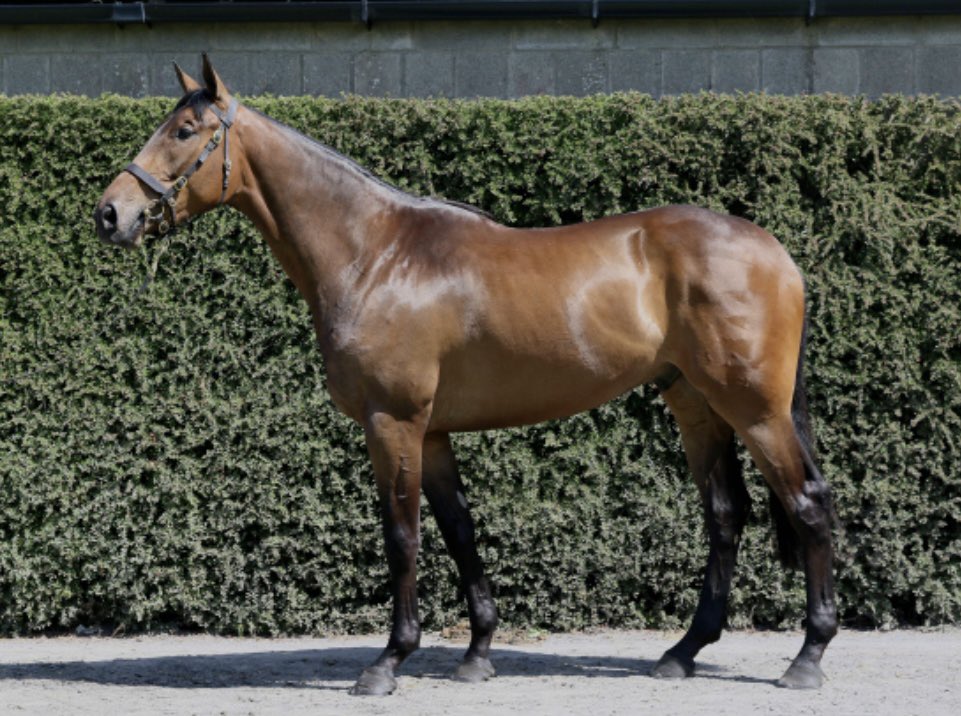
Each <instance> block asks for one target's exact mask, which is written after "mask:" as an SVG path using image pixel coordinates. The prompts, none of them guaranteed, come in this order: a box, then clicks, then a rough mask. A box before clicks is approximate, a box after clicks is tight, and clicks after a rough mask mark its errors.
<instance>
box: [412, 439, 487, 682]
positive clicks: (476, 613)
mask: <svg viewBox="0 0 961 716" xmlns="http://www.w3.org/2000/svg"><path fill="white" fill-rule="evenodd" d="M423 484H424V494H425V495H426V496H427V500H428V502H429V503H430V506H431V510H432V511H433V513H434V517H435V518H436V519H437V524H438V526H439V527H440V531H441V535H443V537H444V542H445V544H446V545H447V549H448V551H449V552H450V555H451V557H452V558H453V560H454V563H455V564H456V565H457V571H458V574H459V576H460V581H461V586H462V588H463V590H464V593H465V595H466V597H467V612H468V616H469V618H470V626H471V641H470V646H469V647H468V649H467V653H466V654H465V656H464V661H463V663H462V664H461V666H460V667H459V668H458V671H457V677H458V678H461V679H464V680H468V681H480V680H483V679H486V678H488V677H490V676H493V674H494V669H493V667H492V666H491V664H490V661H489V660H488V653H489V651H490V643H491V638H492V636H493V634H494V629H495V628H496V627H497V609H496V607H495V606H494V600H493V599H492V598H491V594H490V588H489V586H488V584H487V579H486V578H485V577H484V568H483V565H482V563H481V560H480V555H478V554H477V544H476V541H475V538H474V521H473V519H471V515H470V510H469V508H468V505H467V497H466V495H465V492H464V486H463V483H462V482H461V480H460V476H459V475H458V472H457V464H456V461H455V459H454V454H453V451H452V450H451V447H450V441H449V439H448V437H447V436H446V435H436V436H429V437H428V439H427V440H426V441H425V445H424V481H423Z"/></svg>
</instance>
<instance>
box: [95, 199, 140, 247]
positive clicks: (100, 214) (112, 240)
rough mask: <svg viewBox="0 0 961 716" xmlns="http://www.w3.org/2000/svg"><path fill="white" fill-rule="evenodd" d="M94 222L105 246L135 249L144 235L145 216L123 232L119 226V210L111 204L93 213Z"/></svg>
mask: <svg viewBox="0 0 961 716" xmlns="http://www.w3.org/2000/svg"><path fill="white" fill-rule="evenodd" d="M93 221H94V224H95V225H96V227H97V236H99V237H100V240H101V241H102V242H103V243H105V244H112V245H114V246H123V247H125V248H133V247H134V246H136V245H137V244H138V243H139V240H140V237H141V236H142V235H143V227H144V217H143V214H140V216H138V217H137V219H136V220H135V221H134V222H132V224H131V226H129V227H127V229H126V230H123V231H122V230H120V228H119V227H118V226H117V224H118V221H119V219H118V213H117V209H116V207H115V206H114V205H113V204H111V203H109V202H107V203H105V204H103V205H102V206H98V207H97V208H96V210H95V211H94V212H93Z"/></svg>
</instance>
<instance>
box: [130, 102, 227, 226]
mask: <svg viewBox="0 0 961 716" xmlns="http://www.w3.org/2000/svg"><path fill="white" fill-rule="evenodd" d="M238 107H239V104H238V103H237V100H235V99H231V100H230V105H229V106H228V107H227V111H226V112H221V111H220V110H219V109H217V107H216V105H213V104H211V105H210V111H211V112H213V113H214V114H215V115H217V118H218V119H219V120H220V126H219V127H218V128H217V131H215V132H214V134H213V136H212V137H211V138H210V141H208V142H207V145H206V146H205V147H204V148H203V151H201V152H200V156H199V157H197V160H196V161H195V162H194V163H193V165H192V166H191V167H190V168H189V169H188V170H187V171H185V172H184V173H183V174H181V175H180V176H179V177H177V179H175V180H174V183H173V184H172V185H171V186H170V187H166V186H164V185H163V182H161V181H160V180H159V179H157V177H155V176H154V175H153V174H151V173H150V172H148V171H147V170H146V169H144V168H143V167H141V166H140V165H139V164H137V163H135V162H131V163H130V164H128V165H127V166H126V167H125V168H124V171H127V172H130V173H131V174H133V175H134V176H135V177H137V179H139V180H140V181H142V182H143V183H144V184H146V185H147V186H149V187H150V188H151V189H153V190H154V191H155V192H157V193H158V194H160V196H159V197H158V198H157V199H154V200H153V201H152V202H150V203H149V204H148V205H147V208H146V209H144V220H145V221H146V222H149V223H152V224H155V225H156V226H157V233H158V234H159V235H160V236H164V235H165V234H167V233H168V232H169V231H171V230H172V229H175V228H176V227H177V210H176V206H177V195H178V194H180V192H181V191H183V189H184V187H185V186H187V182H188V181H189V180H190V177H192V176H193V175H194V173H195V172H196V171H197V170H198V169H200V167H202V166H203V165H204V162H206V161H207V159H208V158H209V157H210V155H211V154H213V152H214V150H215V149H216V148H217V147H218V145H219V144H220V143H221V141H223V143H224V183H223V190H222V191H221V192H220V200H219V201H218V202H217V204H218V206H219V205H220V204H223V203H224V199H226V198H227V186H228V185H229V184H230V168H231V162H230V126H231V125H232V124H233V123H234V119H235V118H236V117H237V108H238ZM166 213H169V214H170V220H169V221H168V220H167V218H166V217H165V214H166ZM145 228H146V227H145Z"/></svg>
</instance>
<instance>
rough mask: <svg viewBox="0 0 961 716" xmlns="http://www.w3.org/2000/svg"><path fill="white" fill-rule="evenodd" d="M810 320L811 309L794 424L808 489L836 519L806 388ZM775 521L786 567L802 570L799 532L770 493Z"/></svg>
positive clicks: (796, 386)
mask: <svg viewBox="0 0 961 716" xmlns="http://www.w3.org/2000/svg"><path fill="white" fill-rule="evenodd" d="M807 333H808V321H807V310H806V309H805V312H804V325H803V327H802V328H801V348H800V350H799V351H798V359H797V373H796V374H795V378H794V394H793V396H792V398H791V419H792V421H793V422H794V432H795V434H796V435H797V439H798V444H799V445H800V448H801V459H802V460H803V461H804V480H805V482H807V483H810V485H809V487H810V488H814V489H806V490H805V491H806V492H809V493H810V494H811V495H812V496H817V498H818V499H821V500H824V501H825V502H826V505H825V506H826V507H827V509H828V512H829V514H830V515H831V516H832V519H833V516H834V510H833V508H832V507H831V492H830V489H829V488H828V485H827V482H825V480H824V477H823V476H822V475H821V471H820V470H819V469H818V466H817V460H816V456H815V452H814V435H813V433H812V431H811V416H810V414H809V413H808V399H807V390H806V389H805V385H804V353H805V352H806V350H807ZM769 498H770V500H769V504H770V508H771V519H772V520H773V521H774V531H775V534H776V535H777V545H778V554H779V556H780V558H781V563H782V564H784V566H785V567H789V568H798V569H799V568H800V567H801V566H802V564H803V559H802V556H801V540H800V537H799V536H798V533H797V531H796V530H795V529H794V527H793V526H792V525H791V521H790V519H789V518H788V515H787V512H786V511H785V509H784V505H783V504H782V503H781V501H780V500H779V499H778V497H777V496H776V495H775V494H774V492H773V491H771V492H770V494H769Z"/></svg>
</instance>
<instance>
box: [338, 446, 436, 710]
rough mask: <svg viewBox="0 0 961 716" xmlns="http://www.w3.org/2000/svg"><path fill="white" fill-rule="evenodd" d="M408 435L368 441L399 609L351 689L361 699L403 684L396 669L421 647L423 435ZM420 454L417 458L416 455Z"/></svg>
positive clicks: (389, 564)
mask: <svg viewBox="0 0 961 716" xmlns="http://www.w3.org/2000/svg"><path fill="white" fill-rule="evenodd" d="M405 437H406V435H405V433H404V431H402V430H395V431H390V432H388V433H387V434H386V435H380V434H378V433H374V434H372V432H371V431H370V430H368V435H367V441H368V450H369V452H370V456H371V461H372V462H373V465H374V473H375V477H376V479H377V488H378V493H379V497H380V506H381V514H382V518H383V529H384V545H385V548H386V553H387V564H388V567H389V569H390V580H391V593H392V596H393V611H392V619H391V623H392V624H391V632H390V638H389V639H388V641H387V647H386V648H385V649H384V650H383V651H382V652H381V654H380V656H378V657H377V660H376V661H374V663H373V664H371V665H370V666H369V667H367V668H366V669H365V670H364V672H363V673H362V674H361V676H360V678H359V679H358V680H357V683H356V684H354V687H353V689H351V693H352V694H356V695H384V694H389V693H391V692H392V691H393V690H394V689H395V688H396V686H397V682H396V680H395V678H394V671H395V669H396V668H397V667H398V666H399V665H400V663H401V662H402V661H403V660H404V659H406V658H407V656H408V655H410V654H411V653H412V652H413V651H414V650H416V649H417V647H418V646H420V622H419V620H418V616H417V571H416V564H417V551H418V548H419V547H420V483H421V480H420V441H421V438H420V437H415V439H414V440H411V439H406V440H405V439H404V438H405ZM410 456H414V457H410Z"/></svg>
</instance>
